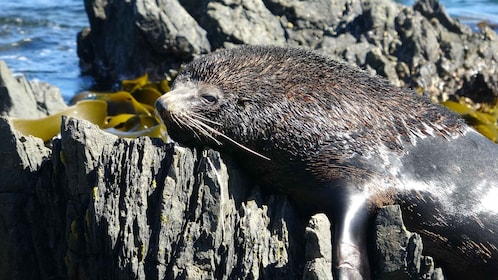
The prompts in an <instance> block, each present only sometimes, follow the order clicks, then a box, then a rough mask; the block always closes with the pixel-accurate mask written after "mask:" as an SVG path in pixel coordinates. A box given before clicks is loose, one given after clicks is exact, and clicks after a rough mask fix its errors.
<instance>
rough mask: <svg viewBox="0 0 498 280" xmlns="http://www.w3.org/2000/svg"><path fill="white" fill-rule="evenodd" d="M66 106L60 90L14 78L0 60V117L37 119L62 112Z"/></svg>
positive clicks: (22, 78)
mask: <svg viewBox="0 0 498 280" xmlns="http://www.w3.org/2000/svg"><path fill="white" fill-rule="evenodd" d="M66 107H67V106H66V104H65V103H64V100H63V99H62V96H61V94H60V90H59V89H58V88H57V87H55V86H52V85H49V84H47V83H43V82H33V81H29V82H28V81H27V80H26V79H25V78H24V77H23V76H21V77H19V78H15V77H14V76H13V74H12V72H11V71H10V69H9V68H8V67H7V64H6V63H5V62H4V61H1V60H0V115H8V116H11V117H17V118H27V119H37V118H41V117H44V116H47V115H50V114H54V113H57V112H59V111H62V110H63V109H65V108H66Z"/></svg>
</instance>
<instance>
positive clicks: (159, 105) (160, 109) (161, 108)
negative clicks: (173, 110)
mask: <svg viewBox="0 0 498 280" xmlns="http://www.w3.org/2000/svg"><path fill="white" fill-rule="evenodd" d="M154 106H155V107H156V112H157V113H158V114H159V116H160V117H161V118H162V117H163V115H164V113H165V112H166V111H168V103H167V102H165V101H164V96H161V97H159V98H158V99H157V100H156V102H155V104H154Z"/></svg>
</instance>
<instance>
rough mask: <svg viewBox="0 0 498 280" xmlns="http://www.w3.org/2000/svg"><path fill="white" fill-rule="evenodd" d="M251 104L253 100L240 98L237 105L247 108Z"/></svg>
mask: <svg viewBox="0 0 498 280" xmlns="http://www.w3.org/2000/svg"><path fill="white" fill-rule="evenodd" d="M251 102H252V100H251V99H249V98H247V97H241V98H239V100H237V105H239V106H242V107H246V106H247V105H249V103H251Z"/></svg>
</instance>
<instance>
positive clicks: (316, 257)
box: [303, 213, 332, 280]
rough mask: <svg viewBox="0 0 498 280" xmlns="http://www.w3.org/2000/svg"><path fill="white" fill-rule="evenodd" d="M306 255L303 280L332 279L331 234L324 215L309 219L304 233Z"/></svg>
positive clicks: (328, 223) (316, 215)
mask: <svg viewBox="0 0 498 280" xmlns="http://www.w3.org/2000/svg"><path fill="white" fill-rule="evenodd" d="M305 239H306V255H305V261H306V264H305V266H304V273H303V279H307V280H319V279H323V280H326V279H332V233H331V228H330V222H329V220H328V218H327V216H326V215H325V214H322V213H320V214H315V215H313V216H312V217H311V219H310V222H309V225H308V227H306V233H305Z"/></svg>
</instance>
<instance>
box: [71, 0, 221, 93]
mask: <svg viewBox="0 0 498 280" xmlns="http://www.w3.org/2000/svg"><path fill="white" fill-rule="evenodd" d="M85 8H86V11H87V14H88V16H89V21H90V25H91V29H90V30H89V29H85V30H84V31H82V32H81V33H80V34H79V35H78V42H79V43H78V55H80V61H81V64H82V65H83V68H82V69H83V70H85V73H89V74H92V75H93V76H94V77H95V78H96V81H97V83H99V84H100V86H101V87H102V86H105V85H107V87H109V86H110V85H112V84H113V83H114V82H116V81H117V80H120V79H123V78H130V77H137V76H141V75H143V74H144V73H145V72H148V73H149V75H150V77H151V78H155V79H164V78H165V77H166V76H170V75H168V74H170V73H169V71H170V70H172V71H176V70H177V69H178V68H179V67H180V65H181V64H182V63H183V62H184V61H188V60H192V59H193V58H194V57H196V56H198V55H200V54H202V53H207V52H209V51H210V50H211V46H210V44H209V42H208V40H207V39H206V32H205V31H204V30H203V29H202V28H200V27H199V26H198V25H197V23H196V22H195V20H194V19H192V18H191V17H190V15H189V14H188V13H187V12H186V11H185V9H184V8H183V7H182V6H181V5H180V4H179V3H178V1H175V0H161V1H146V0H139V1H132V2H127V1H91V0H85ZM111 34H112V35H111Z"/></svg>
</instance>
